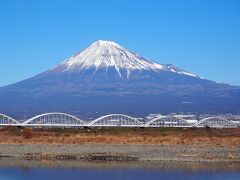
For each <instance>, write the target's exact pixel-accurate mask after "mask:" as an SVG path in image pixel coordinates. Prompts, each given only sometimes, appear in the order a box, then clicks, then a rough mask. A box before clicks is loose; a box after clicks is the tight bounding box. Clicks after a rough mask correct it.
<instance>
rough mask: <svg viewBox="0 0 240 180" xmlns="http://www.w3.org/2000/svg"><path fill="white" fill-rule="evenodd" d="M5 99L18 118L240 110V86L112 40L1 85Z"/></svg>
mask: <svg viewBox="0 0 240 180" xmlns="http://www.w3.org/2000/svg"><path fill="white" fill-rule="evenodd" d="M0 99H1V101H0V112H1V113H6V114H9V115H11V116H13V117H16V116H18V117H25V116H32V115H35V114H40V113H44V112H51V111H60V112H66V113H70V114H76V115H81V116H92V117H95V116H96V115H97V114H102V115H104V114H109V113H123V114H129V115H133V116H138V115H141V116H142V115H147V114H150V113H177V112H194V113H223V112H224V113H237V112H239V111H240V87H235V86H230V85H227V84H221V83H216V82H214V81H210V80H207V79H203V78H201V77H199V76H197V75H194V74H192V73H189V72H187V71H184V70H182V69H181V68H178V67H176V66H174V65H164V64H159V63H155V62H152V61H151V60H149V59H147V58H144V57H142V56H140V55H137V54H136V53H133V52H131V51H129V50H127V49H126V48H124V47H122V46H120V45H118V44H116V43H114V42H109V41H97V42H95V43H93V44H92V45H90V47H88V48H86V49H84V50H83V51H80V52H79V53H77V54H75V55H73V56H71V57H70V58H68V59H67V60H65V61H63V62H62V63H60V64H58V65H57V66H56V67H54V68H52V69H50V70H47V71H45V72H43V73H41V74H38V75H36V76H34V77H32V78H29V79H26V80H23V81H20V82H18V83H15V84H12V85H8V86H4V87H1V88H0Z"/></svg>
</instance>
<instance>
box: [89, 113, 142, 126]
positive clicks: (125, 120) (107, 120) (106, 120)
mask: <svg viewBox="0 0 240 180" xmlns="http://www.w3.org/2000/svg"><path fill="white" fill-rule="evenodd" d="M141 124H142V123H141V122H140V121H139V120H138V119H137V118H133V117H131V116H127V115H124V114H109V115H106V116H102V117H100V118H97V119H95V120H93V121H91V122H90V123H89V124H88V126H140V125H141Z"/></svg>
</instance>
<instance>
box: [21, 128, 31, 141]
mask: <svg viewBox="0 0 240 180" xmlns="http://www.w3.org/2000/svg"><path fill="white" fill-rule="evenodd" d="M22 135H23V138H24V139H30V138H32V137H33V132H32V129H30V128H25V129H23V132H22Z"/></svg>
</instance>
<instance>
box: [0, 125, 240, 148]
mask: <svg viewBox="0 0 240 180" xmlns="http://www.w3.org/2000/svg"><path fill="white" fill-rule="evenodd" d="M0 143H1V144H6V143H9V144H15V143H16V144H19V143H20V144H21V143H22V144H141V145H143V144H161V145H209V146H211V145H212V146H239V145H240V129H213V128H187V129H184V128H121V127H113V128H92V129H87V128H86V129H84V128H83V129H77V128H65V129H62V128H51V129H47V128H33V129H30V128H16V127H4V128H1V129H0Z"/></svg>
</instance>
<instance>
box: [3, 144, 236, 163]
mask: <svg viewBox="0 0 240 180" xmlns="http://www.w3.org/2000/svg"><path fill="white" fill-rule="evenodd" d="M0 157H1V158H7V157H9V158H16V159H25V160H84V161H188V162H239V163H240V147H232V148H230V147H224V146H211V147H206V146H199V145H198V146H189V145H109V144H97V145H96V144H91V145H90V144H81V145H73V144H68V145H60V144H58V145H53V144H51V145H50V144H24V145H23V144H1V145H0Z"/></svg>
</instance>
